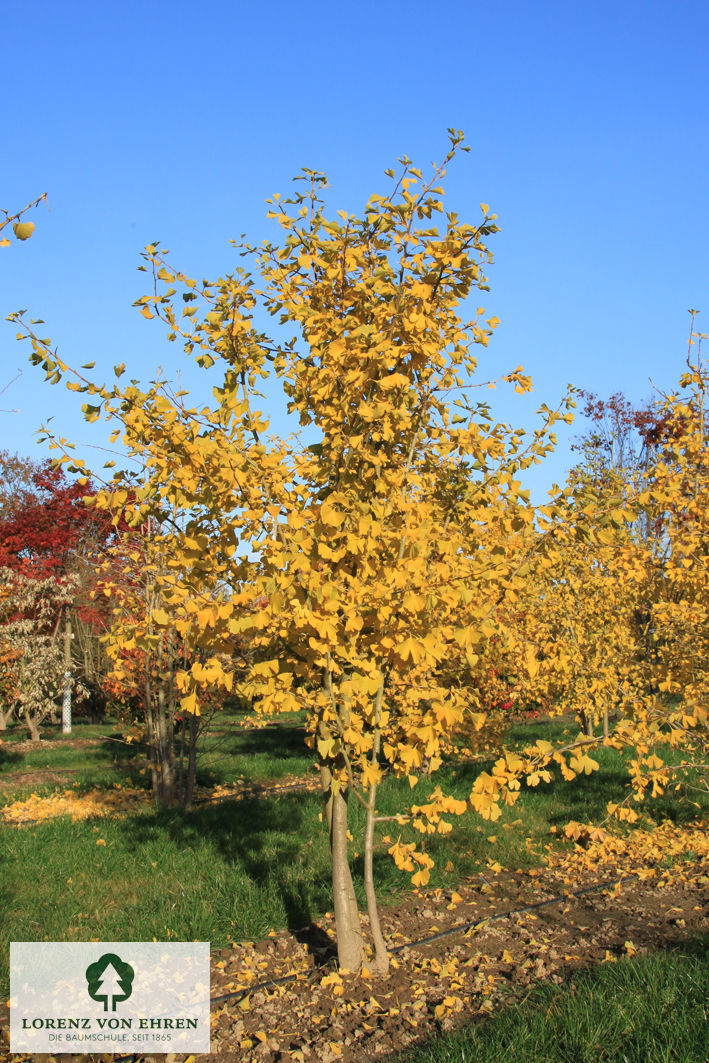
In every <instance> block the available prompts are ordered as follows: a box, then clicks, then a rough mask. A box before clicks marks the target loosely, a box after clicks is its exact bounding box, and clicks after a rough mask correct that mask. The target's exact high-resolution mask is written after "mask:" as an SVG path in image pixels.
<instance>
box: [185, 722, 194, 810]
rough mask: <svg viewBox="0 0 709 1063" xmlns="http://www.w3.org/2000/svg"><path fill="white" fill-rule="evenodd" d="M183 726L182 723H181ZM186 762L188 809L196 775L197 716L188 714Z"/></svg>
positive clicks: (186, 803) (192, 795)
mask: <svg viewBox="0 0 709 1063" xmlns="http://www.w3.org/2000/svg"><path fill="white" fill-rule="evenodd" d="M183 727H184V724H183ZM188 758H189V759H188V762H187V785H186V787H185V798H184V806H185V808H186V809H187V810H188V811H189V810H190V809H191V808H192V800H193V798H194V784H195V779H196V777H197V717H196V716H195V715H193V714H192V715H190V740H189V752H188Z"/></svg>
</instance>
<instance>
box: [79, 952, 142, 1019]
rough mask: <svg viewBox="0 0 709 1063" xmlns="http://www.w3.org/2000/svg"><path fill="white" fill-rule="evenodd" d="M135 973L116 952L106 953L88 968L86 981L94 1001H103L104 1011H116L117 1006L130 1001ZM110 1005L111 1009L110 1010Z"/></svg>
mask: <svg viewBox="0 0 709 1063" xmlns="http://www.w3.org/2000/svg"><path fill="white" fill-rule="evenodd" d="M134 977H135V971H134V970H133V968H132V967H131V965H130V964H129V963H124V962H123V960H122V959H121V958H120V956H116V954H115V952H106V953H104V955H103V956H101V957H100V959H98V960H96V963H91V964H89V966H88V967H87V968H86V981H87V983H88V989H89V996H90V997H91V999H92V1000H102V1001H103V1010H104V1011H109V1010H111V1011H115V1010H116V1004H117V1003H119V1002H120V1001H121V1000H128V997H129V996H130V995H131V993H132V992H133V979H134ZM109 1004H110V1009H109Z"/></svg>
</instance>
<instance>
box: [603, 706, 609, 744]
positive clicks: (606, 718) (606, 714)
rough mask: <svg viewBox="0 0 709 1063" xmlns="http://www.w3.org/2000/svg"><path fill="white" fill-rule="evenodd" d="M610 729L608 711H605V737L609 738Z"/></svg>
mask: <svg viewBox="0 0 709 1063" xmlns="http://www.w3.org/2000/svg"><path fill="white" fill-rule="evenodd" d="M609 732H610V727H609V724H608V709H607V708H606V709H604V710H603V737H604V738H608V735H609Z"/></svg>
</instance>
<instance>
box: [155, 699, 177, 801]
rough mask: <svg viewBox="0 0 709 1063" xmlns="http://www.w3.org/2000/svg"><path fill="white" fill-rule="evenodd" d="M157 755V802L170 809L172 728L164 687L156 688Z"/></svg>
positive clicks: (172, 756) (172, 791) (172, 752)
mask: <svg viewBox="0 0 709 1063" xmlns="http://www.w3.org/2000/svg"><path fill="white" fill-rule="evenodd" d="M156 730H157V735H156V740H157V753H158V763H159V765H160V781H159V791H158V792H159V801H160V807H161V808H170V807H171V806H172V803H173V800H174V797H175V758H174V750H173V748H172V733H171V732H172V728H171V727H170V726H169V720H168V717H167V703H166V698H165V687H164V684H163V683H162V682H161V683H160V685H159V687H158V711H157V728H156Z"/></svg>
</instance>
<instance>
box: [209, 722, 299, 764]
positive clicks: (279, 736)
mask: <svg viewBox="0 0 709 1063" xmlns="http://www.w3.org/2000/svg"><path fill="white" fill-rule="evenodd" d="M223 741H224V745H223V746H222V747H221V748H222V750H223V751H225V752H227V751H229V752H234V753H242V754H245V753H263V754H267V755H270V756H272V757H273V758H274V759H278V760H284V759H287V758H288V757H303V756H304V755H305V754H306V746H305V728H304V727H302V726H297V725H293V724H288V725H284V724H282V723H273V724H267V725H266V726H265V727H257V728H249V729H248V730H243V729H238V730H236V729H235V730H234V731H233V743H228V742H227V741H225V740H223ZM229 745H232V746H233V748H232V749H229V748H228V746H229Z"/></svg>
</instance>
